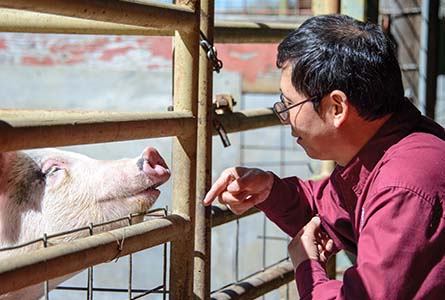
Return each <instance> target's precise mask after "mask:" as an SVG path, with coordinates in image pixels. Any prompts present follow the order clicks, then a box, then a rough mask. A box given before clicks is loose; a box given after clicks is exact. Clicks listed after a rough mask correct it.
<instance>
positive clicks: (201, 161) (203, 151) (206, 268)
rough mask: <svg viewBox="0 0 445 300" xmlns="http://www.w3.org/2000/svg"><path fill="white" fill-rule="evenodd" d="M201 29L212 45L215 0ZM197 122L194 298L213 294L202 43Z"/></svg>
mask: <svg viewBox="0 0 445 300" xmlns="http://www.w3.org/2000/svg"><path fill="white" fill-rule="evenodd" d="M200 5H201V13H200V16H201V19H200V32H201V33H202V35H203V36H204V37H205V39H206V40H207V41H208V42H209V43H210V44H211V45H213V31H214V9H215V8H214V5H215V3H214V0H202V1H201V4H200ZM198 88H199V90H198V93H199V95H198V124H197V148H196V155H197V156H196V159H197V161H196V223H195V226H196V227H195V257H194V284H193V294H194V299H195V300H198V299H199V300H205V299H209V298H210V274H211V272H210V266H211V242H212V238H211V232H212V228H211V208H210V207H205V206H204V205H203V203H202V199H204V196H205V194H206V192H207V191H208V190H209V189H210V186H211V184H212V175H211V174H212V124H213V123H212V115H213V111H212V108H213V106H212V91H213V76H212V64H211V63H209V60H208V58H207V53H206V52H205V51H204V49H203V48H202V47H200V55H199V87H198Z"/></svg>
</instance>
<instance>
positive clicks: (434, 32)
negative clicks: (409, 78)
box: [423, 0, 440, 120]
mask: <svg viewBox="0 0 445 300" xmlns="http://www.w3.org/2000/svg"><path fill="white" fill-rule="evenodd" d="M439 2H440V1H439V0H428V1H427V0H425V4H424V5H423V6H424V7H427V11H426V12H425V14H427V15H428V19H427V21H428V23H427V24H426V26H427V29H426V34H427V37H426V40H427V49H426V78H425V81H426V83H425V85H426V90H425V96H424V97H425V114H426V115H427V116H428V117H430V118H431V119H433V120H434V118H435V117H436V102H437V76H438V75H439V4H440V3H439Z"/></svg>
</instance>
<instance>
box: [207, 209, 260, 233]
mask: <svg viewBox="0 0 445 300" xmlns="http://www.w3.org/2000/svg"><path fill="white" fill-rule="evenodd" d="M258 212H260V210H259V209H258V208H256V207H253V208H251V209H249V210H248V211H246V212H245V213H244V214H242V215H235V214H234V213H233V212H231V211H230V210H229V209H228V208H227V206H225V205H220V204H216V205H212V227H216V226H219V225H223V224H226V223H229V222H232V221H235V220H238V219H241V218H244V217H247V216H250V215H253V214H256V213H258Z"/></svg>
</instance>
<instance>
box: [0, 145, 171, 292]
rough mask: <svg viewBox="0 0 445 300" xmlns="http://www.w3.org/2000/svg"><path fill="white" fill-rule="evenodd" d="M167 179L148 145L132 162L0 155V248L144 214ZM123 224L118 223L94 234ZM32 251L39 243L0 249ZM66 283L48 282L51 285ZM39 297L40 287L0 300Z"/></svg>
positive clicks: (44, 153)
mask: <svg viewBox="0 0 445 300" xmlns="http://www.w3.org/2000/svg"><path fill="white" fill-rule="evenodd" d="M169 177H170V171H169V168H168V167H167V165H166V163H165V161H164V159H163V158H162V157H161V155H160V154H159V153H158V151H157V150H156V149H154V148H152V147H148V148H146V149H145V150H144V151H143V152H142V154H141V156H139V157H136V158H134V159H121V160H109V161H104V160H103V161H102V160H95V159H92V158H90V157H87V156H85V155H82V154H79V153H75V152H68V151H62V150H58V149H39V150H31V151H16V152H4V153H0V249H1V248H5V247H10V246H14V245H19V244H22V243H25V242H27V241H31V240H35V239H38V238H41V237H42V236H43V234H44V233H46V234H48V235H51V234H54V233H58V232H63V231H67V230H72V229H75V228H79V227H85V226H88V225H89V224H91V223H93V224H98V223H102V222H105V221H109V220H113V219H117V218H120V217H125V216H128V215H130V214H131V213H137V212H145V211H146V210H147V209H149V208H150V207H151V206H152V205H153V203H154V202H155V201H156V199H157V198H158V197H159V194H160V191H159V190H158V189H157V187H158V186H159V185H161V184H163V183H165V182H166V181H167V180H168V179H169ZM127 224H128V222H125V221H123V222H120V223H119V222H117V223H113V224H111V225H107V226H106V227H97V228H99V229H96V228H95V229H94V231H95V233H96V232H97V231H98V230H110V229H114V228H116V227H119V226H123V225H127ZM88 234H89V233H88V231H86V230H82V231H80V232H78V233H75V234H70V235H67V236H62V237H60V238H58V239H57V241H56V243H60V242H67V241H69V240H72V239H75V238H79V237H82V236H86V235H88ZM50 243H55V242H54V241H51V240H50ZM37 247H42V243H36V244H33V245H30V246H27V247H23V248H20V249H17V250H13V251H10V250H9V251H0V260H2V259H5V258H7V257H9V256H17V255H18V254H20V253H24V252H26V251H32V250H33V249H35V248H37ZM72 275H74V274H72ZM72 275H71V276H72ZM69 277H70V276H69ZM65 279H67V277H64V278H59V279H56V280H54V281H52V282H51V287H54V286H55V285H56V284H58V283H60V281H63V280H65ZM42 295H43V284H38V285H35V286H31V287H27V288H23V289H21V290H19V291H15V292H11V293H7V294H4V295H1V296H0V299H38V298H40V297H41V296H42Z"/></svg>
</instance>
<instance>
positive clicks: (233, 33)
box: [215, 17, 307, 44]
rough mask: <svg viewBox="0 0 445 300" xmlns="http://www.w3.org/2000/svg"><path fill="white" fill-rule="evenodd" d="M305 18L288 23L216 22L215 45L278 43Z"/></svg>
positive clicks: (298, 18)
mask: <svg viewBox="0 0 445 300" xmlns="http://www.w3.org/2000/svg"><path fill="white" fill-rule="evenodd" d="M306 19H307V17H297V21H296V22H295V23H293V24H289V23H255V22H239V21H216V22H215V42H216V43H238V44H241V43H278V42H280V41H281V40H283V38H284V37H285V36H286V35H288V34H289V33H290V32H291V31H292V30H294V29H296V28H297V27H298V26H300V25H301V23H303V22H304V21H305V20H306Z"/></svg>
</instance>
